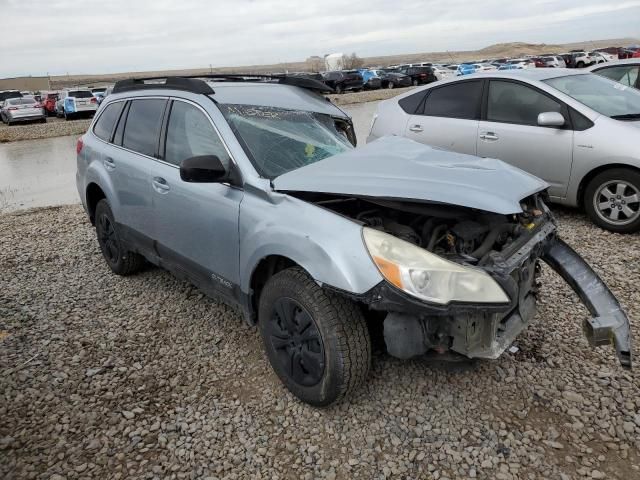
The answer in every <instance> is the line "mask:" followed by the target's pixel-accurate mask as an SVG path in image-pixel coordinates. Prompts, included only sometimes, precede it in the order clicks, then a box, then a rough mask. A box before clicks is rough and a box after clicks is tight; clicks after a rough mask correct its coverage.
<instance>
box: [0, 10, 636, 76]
mask: <svg viewBox="0 0 640 480" xmlns="http://www.w3.org/2000/svg"><path fill="white" fill-rule="evenodd" d="M0 11H1V12H2V22H3V29H2V30H3V31H2V42H0V76H12V75H24V74H27V75H28V74H32V75H38V74H45V73H47V72H49V73H50V74H63V73H66V72H70V73H107V72H117V71H135V70H154V69H168V68H197V67H203V66H207V65H209V64H213V65H214V66H234V65H248V64H259V63H274V62H282V61H295V60H302V59H304V58H306V57H308V56H310V55H323V54H325V53H330V52H335V51H345V52H352V51H356V52H358V53H359V54H360V55H387V54H393V53H411V52H420V51H441V50H460V49H471V48H482V47H484V46H487V45H489V44H492V43H495V42H503V41H536V42H545V43H557V42H567V41H578V40H588V39H590V38H595V39H600V38H614V37H618V38H619V37H623V36H638V35H639V34H640V31H639V29H640V26H639V25H640V22H638V21H637V20H638V18H640V0H626V1H625V0H623V1H619V2H617V3H615V4H609V3H606V2H604V3H603V2H602V1H601V0H562V1H551V0H529V1H527V2H512V1H506V0H483V1H482V2H469V1H468V0H448V1H446V2H442V1H441V0H404V1H402V2H389V1H388V0H366V1H365V0H351V1H349V2H344V0H324V1H322V2H313V1H307V2H300V1H299V0H271V1H265V0H235V1H233V2H228V1H221V0H211V1H208V0H181V1H180V2H174V1H171V0H153V1H151V0H110V1H109V2H104V1H103V0H100V1H97V0H84V1H82V2H78V1H77V0H30V1H29V2H26V1H24V0H0Z"/></svg>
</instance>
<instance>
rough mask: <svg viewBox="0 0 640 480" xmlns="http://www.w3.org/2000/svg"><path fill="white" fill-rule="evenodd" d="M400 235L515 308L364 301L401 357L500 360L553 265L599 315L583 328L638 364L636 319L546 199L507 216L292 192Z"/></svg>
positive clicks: (380, 295) (398, 298)
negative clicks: (475, 272) (479, 280)
mask: <svg viewBox="0 0 640 480" xmlns="http://www.w3.org/2000/svg"><path fill="white" fill-rule="evenodd" d="M289 194H293V195H294V196H296V197H298V198H300V199H302V200H305V201H308V202H311V203H314V204H316V205H318V206H320V207H323V208H326V209H329V210H331V211H333V212H335V213H337V214H340V215H343V216H345V217H349V218H351V219H353V220H355V221H357V222H359V223H360V224H362V225H363V226H364V227H368V228H371V229H376V230H379V231H381V232H384V233H386V234H389V235H392V236H394V237H397V238H399V239H402V240H404V241H406V242H409V243H411V244H413V245H416V246H418V247H420V248H422V249H424V250H427V251H429V252H431V253H433V254H435V255H437V256H439V257H442V258H445V259H447V260H449V261H452V262H455V263H459V264H463V265H466V266H469V267H478V268H480V269H482V270H484V271H485V272H487V273H489V274H490V275H491V277H492V278H493V279H494V280H495V281H496V282H497V283H498V284H499V285H500V287H501V288H502V290H503V291H504V292H505V293H506V295H507V296H508V298H509V299H510V301H509V303H503V304H491V303H475V304H474V303H464V302H462V303H460V302H458V303H455V302H454V303H449V304H447V305H436V304H431V303H429V302H424V301H419V300H416V299H414V298H409V297H408V296H407V295H405V294H403V292H401V291H399V290H398V289H396V288H394V286H393V285H390V284H389V282H381V283H380V284H379V285H378V286H377V287H375V288H374V289H373V290H372V291H369V292H367V294H365V295H361V296H358V297H356V298H355V300H357V301H359V302H361V303H362V304H363V305H365V306H366V307H367V308H369V309H370V310H372V311H377V312H380V313H382V314H383V318H384V320H383V326H384V341H385V345H386V347H387V351H388V352H389V353H390V354H391V355H393V356H396V357H399V358H410V357H414V356H417V355H423V354H425V353H427V352H436V353H439V354H444V353H447V352H455V353H456V354H460V355H462V356H465V357H468V358H497V357H499V356H500V355H501V354H502V352H504V350H505V349H507V348H508V347H509V346H510V345H511V344H512V342H513V341H514V340H515V338H516V337H517V335H518V334H519V333H520V332H521V331H522V330H524V329H525V328H526V327H527V326H528V325H529V324H530V323H531V322H532V321H533V319H534V317H535V313H536V303H537V295H538V291H539V287H540V285H539V282H538V277H539V273H540V268H541V267H540V263H541V261H544V262H545V263H547V264H548V265H550V266H551V267H552V268H553V269H554V270H555V271H556V272H557V273H558V274H559V275H560V276H562V277H563V278H564V279H565V280H566V281H567V283H568V284H569V285H570V286H571V287H572V288H573V289H574V290H575V292H576V293H577V294H578V296H579V297H580V299H581V300H582V301H583V303H584V304H585V306H586V307H587V308H588V309H589V312H590V313H591V315H592V318H589V319H585V320H584V324H583V329H584V332H585V335H586V337H587V339H588V340H589V342H590V343H591V344H592V345H594V346H598V345H604V344H608V343H613V345H614V347H615V349H616V353H617V355H618V358H619V360H620V363H621V364H622V366H623V367H626V368H630V366H631V345H630V330H629V321H628V318H627V317H626V314H625V313H624V311H623V310H622V309H621V307H620V305H619V303H618V301H617V300H616V298H615V297H614V296H613V294H612V293H611V292H610V290H609V289H608V288H607V287H606V285H605V284H604V283H603V282H602V280H601V279H600V278H599V277H598V275H597V274H596V273H595V272H594V271H593V270H592V269H591V268H590V267H589V265H588V264H587V263H586V262H585V261H584V259H582V258H581V257H580V256H579V255H578V254H577V253H576V252H575V251H574V250H573V249H571V247H569V246H568V245H567V244H565V243H564V242H563V241H562V240H560V239H559V238H557V235H556V226H555V220H554V219H553V216H552V214H551V212H550V211H549V209H548V208H547V206H546V205H545V203H544V200H543V198H542V197H543V195H544V194H543V193H539V194H534V195H532V196H530V197H527V198H525V199H523V200H522V201H521V202H520V206H521V208H522V212H520V213H517V214H510V215H501V214H496V213H491V212H486V211H482V210H477V209H472V208H467V207H460V206H455V205H449V204H441V203H426V202H416V201H409V200H407V201H404V200H398V199H386V198H378V197H373V198H372V197H352V196H339V195H329V194H322V193H308V192H306V193H303V192H295V193H293V192H289Z"/></svg>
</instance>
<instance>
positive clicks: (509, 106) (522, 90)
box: [487, 80, 562, 126]
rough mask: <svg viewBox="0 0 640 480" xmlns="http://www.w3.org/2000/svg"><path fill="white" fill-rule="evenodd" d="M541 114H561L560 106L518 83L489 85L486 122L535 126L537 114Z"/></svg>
mask: <svg viewBox="0 0 640 480" xmlns="http://www.w3.org/2000/svg"><path fill="white" fill-rule="evenodd" d="M543 112H558V113H562V104H561V103H560V102H557V101H555V100H553V99H552V98H550V97H548V96H547V95H544V94H543V93H540V92H538V91H537V90H534V89H533V88H530V87H527V86H525V85H521V84H519V83H514V82H503V81H500V80H491V82H490V83H489V100H488V103H487V120H488V121H490V122H501V123H517V124H520V125H532V126H537V125H538V114H540V113H543Z"/></svg>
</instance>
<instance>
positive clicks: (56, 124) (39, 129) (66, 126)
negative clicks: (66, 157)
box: [0, 87, 414, 143]
mask: <svg viewBox="0 0 640 480" xmlns="http://www.w3.org/2000/svg"><path fill="white" fill-rule="evenodd" d="M412 88H414V87H409V88H394V89H392V90H389V89H383V90H370V91H363V92H352V93H344V94H342V95H329V98H331V101H332V102H333V103H335V104H336V105H349V104H354V103H363V102H372V101H375V100H385V99H387V98H391V97H395V96H396V95H400V94H401V93H403V92H406V91H408V90H411V89H412ZM90 123H91V119H86V118H85V119H78V120H70V121H66V120H64V119H63V118H56V117H49V118H47V123H33V122H31V123H25V124H22V125H20V124H18V125H12V126H10V127H8V126H7V125H6V124H4V123H2V122H0V143H5V142H16V141H18V140H34V139H37V138H50V137H61V136H64V135H82V134H83V133H84V132H86V131H87V129H88V128H89V124H90Z"/></svg>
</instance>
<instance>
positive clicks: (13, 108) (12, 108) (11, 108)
mask: <svg viewBox="0 0 640 480" xmlns="http://www.w3.org/2000/svg"><path fill="white" fill-rule="evenodd" d="M7 110H18V107H9V108H7Z"/></svg>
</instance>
